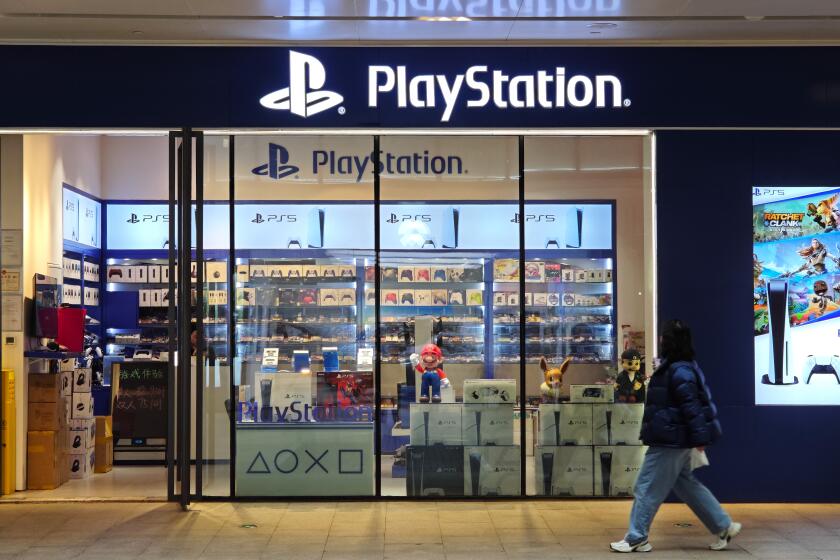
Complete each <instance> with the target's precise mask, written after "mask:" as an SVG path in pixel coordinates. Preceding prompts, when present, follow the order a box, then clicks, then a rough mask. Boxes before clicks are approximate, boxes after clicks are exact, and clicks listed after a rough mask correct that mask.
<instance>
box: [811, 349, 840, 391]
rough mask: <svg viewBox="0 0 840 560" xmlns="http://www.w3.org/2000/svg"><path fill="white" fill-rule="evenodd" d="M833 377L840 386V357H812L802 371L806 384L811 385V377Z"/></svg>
mask: <svg viewBox="0 0 840 560" xmlns="http://www.w3.org/2000/svg"><path fill="white" fill-rule="evenodd" d="M815 374H816V375H822V374H825V375H833V376H834V378H835V379H836V380H837V383H838V384H840V356H837V355H828V356H826V355H823V356H814V355H810V356H808V358H807V359H806V360H805V368H804V369H803V370H802V377H804V378H805V384H806V385H808V384H809V383H811V377H812V376H814V375H815Z"/></svg>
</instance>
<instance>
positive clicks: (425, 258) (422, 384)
mask: <svg viewBox="0 0 840 560" xmlns="http://www.w3.org/2000/svg"><path fill="white" fill-rule="evenodd" d="M517 154H518V144H517V138H515V137H492V138H491V137H488V138H478V137H457V136H445V137H434V136H417V137H406V136H394V137H382V139H381V153H380V158H381V197H382V202H381V211H380V220H381V221H380V227H381V261H380V264H381V266H380V270H379V271H378V274H379V279H380V292H379V295H378V298H377V296H376V294H375V292H374V287H375V286H374V281H375V279H376V274H377V272H376V271H375V270H370V271H369V274H368V276H367V277H366V285H365V292H366V295H365V301H366V303H367V304H369V305H370V304H378V305H379V306H380V307H379V313H380V322H379V336H380V344H381V353H382V365H381V371H382V441H381V446H382V455H381V466H382V494H383V495H386V496H406V495H408V496H446V497H451V496H511V495H519V494H520V493H521V483H520V480H521V475H520V471H521V467H522V465H521V458H520V447H519V433H520V432H519V425H518V413H517V411H518V409H517V395H518V387H519V383H518V380H519V363H518V359H517V358H516V357H515V356H514V355H513V353H512V350H511V348H514V347H518V340H519V338H518V336H519V335H518V333H517V332H515V331H514V332H510V331H509V330H508V329H507V324H508V323H507V322H508V321H517V320H518V318H517V317H518V315H517V312H516V309H517V303H516V298H517V297H518V296H519V286H518V284H516V283H512V284H506V285H505V286H504V287H499V289H498V291H499V292H501V291H504V292H505V298H506V299H505V302H504V306H500V307H496V306H495V305H494V296H496V291H497V290H496V286H497V284H496V283H495V282H494V274H495V270H497V269H498V268H499V267H500V266H501V265H500V263H504V262H507V261H509V260H510V259H513V260H514V261H516V258H517V254H518V248H519V235H518V231H519V230H518V226H517V224H516V223H515V220H514V214H515V211H516V208H517V199H518V192H519V161H518V155H517ZM372 326H373V325H371V327H372ZM500 341H503V342H500Z"/></svg>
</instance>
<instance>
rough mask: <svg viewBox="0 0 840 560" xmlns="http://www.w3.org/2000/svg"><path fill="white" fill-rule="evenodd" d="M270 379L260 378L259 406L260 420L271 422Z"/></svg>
mask: <svg viewBox="0 0 840 560" xmlns="http://www.w3.org/2000/svg"><path fill="white" fill-rule="evenodd" d="M271 385H272V380H271V379H261V380H260V396H261V397H262V403H261V405H262V406H261V407H260V422H271V421H272V420H273V419H274V418H273V417H274V415H273V413H272V409H271Z"/></svg>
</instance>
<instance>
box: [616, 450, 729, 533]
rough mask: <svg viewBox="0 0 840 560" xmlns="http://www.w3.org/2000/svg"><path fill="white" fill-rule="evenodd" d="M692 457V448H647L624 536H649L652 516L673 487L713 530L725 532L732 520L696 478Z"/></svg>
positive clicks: (708, 527)
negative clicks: (692, 469) (627, 529)
mask: <svg viewBox="0 0 840 560" xmlns="http://www.w3.org/2000/svg"><path fill="white" fill-rule="evenodd" d="M690 457H691V450H690V449H671V448H669V447H650V448H648V450H647V453H646V454H645V461H644V463H643V464H642V470H641V471H640V472H639V478H638V479H637V480H636V487H635V488H634V489H633V495H634V498H635V499H634V500H633V509H632V511H631V512H630V529H629V531H627V535H626V536H625V537H624V540H626V541H627V542H628V543H630V544H637V543H639V542H644V541H646V540H647V538H648V531H650V524H651V523H652V522H653V517H654V516H655V515H656V511H657V510H658V509H659V506H660V505H662V502H664V501H665V498H667V497H668V494H669V493H670V492H671V490H673V491H674V494H676V495H677V497H678V498H679V499H680V500H682V501H683V502H685V503H686V505H687V506H688V507H689V508H691V511H693V512H694V515H696V516H697V517H698V518H699V519H700V521H702V522H703V525H705V526H706V528H707V529H708V530H709V531H711V532H712V533H714V534H719V533H722V532H723V531H724V530H725V529H727V528H728V527H729V525H730V523H732V520H731V519H730V518H729V516H728V515H727V514H726V512H725V511H723V508H721V507H720V502H718V501H717V499H716V498H715V497H714V496H713V495H712V493H711V492H710V491H709V489H708V488H706V487H705V486H703V484H702V483H701V482H700V481H699V480H697V479H696V478H694V474H693V473H692V472H691V460H690Z"/></svg>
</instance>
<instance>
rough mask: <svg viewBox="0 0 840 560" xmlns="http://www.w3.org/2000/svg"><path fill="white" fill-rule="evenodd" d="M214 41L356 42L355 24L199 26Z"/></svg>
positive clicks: (280, 22) (234, 23)
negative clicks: (202, 27)
mask: <svg viewBox="0 0 840 560" xmlns="http://www.w3.org/2000/svg"><path fill="white" fill-rule="evenodd" d="M202 23H203V25H204V28H205V29H206V30H207V35H208V36H209V37H212V38H213V39H214V40H218V41H237V42H242V41H295V42H309V41H356V40H357V39H358V34H357V31H356V24H357V22H355V21H323V20H320V21H300V20H294V21H285V20H273V21H220V20H205V21H203V22H202Z"/></svg>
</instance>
